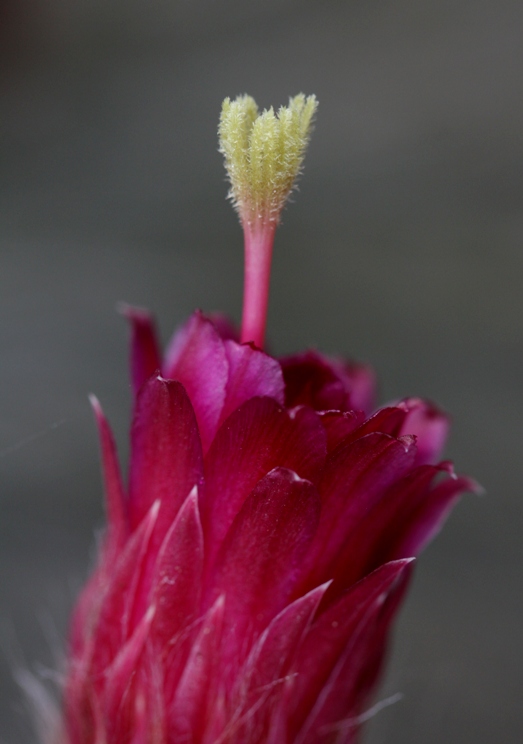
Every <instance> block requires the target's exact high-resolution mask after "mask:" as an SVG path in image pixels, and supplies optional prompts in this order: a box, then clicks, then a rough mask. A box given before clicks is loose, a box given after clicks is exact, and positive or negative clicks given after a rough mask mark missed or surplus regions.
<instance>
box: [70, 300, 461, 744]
mask: <svg viewBox="0 0 523 744" xmlns="http://www.w3.org/2000/svg"><path fill="white" fill-rule="evenodd" d="M125 313H126V315H127V317H128V318H129V320H130V321H131V326H132V344H131V347H132V352H131V377H132V383H133V389H134V392H135V407H134V417H133V426H132V432H131V463H130V475H129V484H128V490H127V492H126V489H125V487H124V485H123V482H122V479H121V477H120V474H119V467H118V462H117V457H116V449H115V445H114V441H113V438H112V434H111V431H110V428H109V425H108V423H107V421H106V420H105V418H104V415H103V413H102V410H101V408H100V406H99V404H98V403H97V402H96V401H94V402H93V406H94V411H95V416H96V420H97V424H98V430H99V435H100V441H101V452H102V463H103V470H104V487H105V491H106V500H107V515H108V521H109V527H108V530H107V534H106V537H105V540H104V543H103V545H102V550H101V552H100V557H99V563H98V566H97V568H96V570H95V572H94V574H93V577H92V579H91V580H90V582H89V584H88V585H87V587H86V589H85V590H84V593H83V595H82V596H81V598H80V600H79V602H78V606H77V609H76V613H75V616H74V619H73V624H72V631H71V661H70V666H69V670H68V675H67V681H66V684H65V687H64V722H65V723H64V725H65V734H64V740H63V741H60V742H59V744H180V742H191V743H192V744H316V743H319V742H322V743H323V742H337V743H338V744H341V743H342V742H345V743H346V744H353V743H354V742H356V740H357V739H358V734H359V730H360V728H361V714H362V712H363V711H364V710H365V706H366V705H368V703H369V699H370V697H371V696H372V694H373V692H374V690H375V687H376V683H377V680H378V679H379V673H380V669H381V666H382V664H383V659H384V654H385V649H386V646H387V639H388V633H389V628H390V625H391V622H392V620H393V618H394V616H395V614H396V612H397V608H398V606H399V604H400V602H401V600H402V597H403V595H404V592H405V590H406V587H407V585H408V580H409V577H410V574H411V565H412V562H411V556H415V555H417V554H418V553H419V552H420V550H422V549H423V547H424V546H425V544H426V543H427V542H428V541H429V540H430V539H431V538H432V537H433V536H434V534H435V533H436V532H437V531H438V529H439V528H440V527H441V525H442V523H443V521H444V520H445V518H446V516H447V514H448V512H449V510H450V509H451V508H452V505H453V504H454V503H455V501H456V499H457V498H458V497H459V495H460V494H461V493H462V492H463V491H464V490H470V489H474V488H475V484H474V483H473V482H472V481H470V479H467V478H463V477H461V476H456V475H455V474H454V472H453V470H452V468H451V466H450V465H449V464H448V463H440V464H439V465H438V464H437V460H438V458H439V456H440V452H441V449H442V446H443V444H444V440H445V437H446V434H447V429H448V419H447V417H446V416H445V414H443V413H442V412H440V411H439V410H438V409H437V408H435V407H434V406H433V405H432V404H429V403H426V402H424V401H422V400H420V399H417V398H409V399H406V400H404V401H400V402H399V403H396V404H391V405H389V406H386V407H384V408H381V409H379V410H377V411H375V412H374V413H373V414H372V415H371V411H372V409H373V407H374V376H373V373H372V372H371V371H370V370H369V369H368V368H367V367H365V366H361V365H355V364H352V365H347V364H345V363H343V362H341V361H339V360H335V359H330V358H328V357H324V356H322V355H320V354H318V353H317V352H307V353H305V354H302V355H297V356H294V357H290V358H287V359H285V360H283V361H282V362H281V363H280V362H278V361H277V360H276V359H274V358H272V357H270V356H268V355H267V354H265V353H264V352H262V351H260V350H259V349H257V348H255V347H253V346H252V345H250V344H240V343H238V342H237V340H236V339H235V336H234V332H233V331H232V329H231V327H230V325H228V324H227V323H226V322H225V321H224V320H223V318H219V319H216V320H215V321H214V322H213V321H212V320H209V319H207V318H205V317H204V316H203V315H202V314H201V313H197V314H195V315H194V316H193V317H192V318H191V319H190V320H189V321H188V323H187V324H186V325H185V326H184V327H183V328H182V329H181V331H179V332H178V334H176V335H175V337H174V339H173V341H172V342H171V344H170V346H169V349H168V352H167V355H166V359H165V360H163V361H162V360H161V358H160V355H159V352H158V348H159V345H158V341H157V337H156V332H155V329H154V323H153V320H152V318H151V316H150V315H148V314H147V313H146V312H145V311H136V310H130V309H128V308H127V309H126V311H125ZM159 371H160V373H159Z"/></svg>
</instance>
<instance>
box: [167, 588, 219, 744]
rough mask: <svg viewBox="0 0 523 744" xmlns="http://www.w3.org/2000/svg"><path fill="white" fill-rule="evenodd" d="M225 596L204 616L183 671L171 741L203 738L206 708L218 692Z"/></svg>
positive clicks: (172, 716) (174, 703) (170, 714)
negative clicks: (219, 655) (219, 651)
mask: <svg viewBox="0 0 523 744" xmlns="http://www.w3.org/2000/svg"><path fill="white" fill-rule="evenodd" d="M223 614H224V598H223V597H218V599H217V600H216V602H215V603H214V605H213V606H212V607H211V608H210V609H209V611H208V612H207V614H206V615H205V617H204V618H203V621H202V625H201V629H200V632H199V634H198V637H197V638H196V640H195V642H194V643H193V645H192V649H191V653H190V656H189V659H188V660H187V664H186V666H185V669H184V671H183V674H182V677H181V679H180V683H179V685H178V689H177V690H176V694H175V696H174V699H173V701H172V704H171V705H170V708H169V710H168V713H167V715H168V731H169V741H170V742H173V743H174V742H179V741H180V742H182V741H188V742H189V741H190V742H196V741H200V739H201V736H202V733H203V730H204V727H205V721H206V709H207V706H208V705H209V703H210V702H211V701H212V700H213V697H214V696H213V695H212V693H213V692H214V694H216V692H217V690H216V689H214V684H215V683H216V679H217V678H219V675H216V671H217V669H218V657H217V650H218V647H219V644H220V639H221V633H222V625H223Z"/></svg>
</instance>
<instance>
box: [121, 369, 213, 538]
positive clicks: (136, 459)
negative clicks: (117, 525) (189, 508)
mask: <svg viewBox="0 0 523 744" xmlns="http://www.w3.org/2000/svg"><path fill="white" fill-rule="evenodd" d="M131 449H132V452H131V474H130V483H129V491H130V501H129V512H130V521H131V527H132V528H133V529H135V528H136V526H137V525H138V524H139V523H140V522H141V520H142V519H143V517H144V515H145V514H146V513H147V512H148V511H149V509H150V508H151V505H152V504H153V503H154V502H155V501H157V500H158V501H159V502H160V504H161V507H160V514H159V516H158V523H157V525H156V530H155V544H156V545H157V547H158V548H159V547H160V544H161V542H162V541H163V539H164V537H165V535H166V533H167V531H168V530H169V528H170V526H171V524H172V522H173V520H174V518H175V517H176V515H177V513H178V510H179V509H180V507H181V505H182V504H183V502H184V501H185V499H186V498H187V496H188V494H189V492H190V491H191V490H192V488H193V487H194V486H195V485H196V484H197V483H199V481H200V480H201V478H202V454H201V445H200V440H199V436H198V427H197V424H196V419H195V416H194V411H193V409H192V406H191V403H190V401H189V398H188V397H187V393H186V392H185V390H184V388H183V387H182V385H181V384H180V383H179V382H173V381H169V380H163V379H162V378H160V377H152V378H150V379H149V380H148V381H147V382H146V384H145V385H144V386H143V388H142V390H141V391H140V394H139V396H138V400H137V403H136V410H135V415H134V421H133V427H132V432H131Z"/></svg>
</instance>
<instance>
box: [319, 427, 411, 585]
mask: <svg viewBox="0 0 523 744" xmlns="http://www.w3.org/2000/svg"><path fill="white" fill-rule="evenodd" d="M414 457H415V444H414V441H413V440H412V439H409V438H408V437H404V438H403V439H395V438H393V437H390V436H388V435H386V434H377V433H374V434H367V435H366V436H364V437H362V438H361V439H358V440H356V441H355V442H348V443H347V444H345V443H342V444H341V445H339V446H338V447H337V448H336V450H335V451H334V452H333V453H332V454H331V455H330V456H329V458H328V460H327V464H326V466H325V471H324V474H323V478H322V481H321V484H320V493H321V496H322V512H321V520H320V525H319V527H318V532H317V534H316V537H315V539H314V545H313V547H312V548H311V551H310V553H309V555H308V557H307V564H306V571H309V572H310V575H309V578H308V580H307V584H306V586H307V587H309V586H311V585H312V586H314V585H316V584H318V583H319V582H320V581H325V580H327V579H328V578H331V573H332V572H331V568H330V567H331V563H332V562H333V561H335V560H336V557H337V555H338V553H339V552H340V551H341V550H342V549H343V547H344V544H345V543H346V542H347V541H348V540H349V536H350V535H351V534H352V533H353V532H354V531H355V530H356V529H357V528H358V526H359V524H360V522H361V521H362V520H363V519H364V517H365V515H366V514H367V512H368V511H369V509H371V508H372V507H373V506H374V504H375V503H377V502H378V501H379V500H380V499H381V498H382V497H383V496H384V494H385V493H386V492H387V490H388V488H390V486H391V485H392V484H393V483H395V482H396V481H398V480H399V479H400V478H401V477H402V476H403V475H404V474H405V473H406V472H408V470H409V469H410V468H411V467H412V462H413V459H414Z"/></svg>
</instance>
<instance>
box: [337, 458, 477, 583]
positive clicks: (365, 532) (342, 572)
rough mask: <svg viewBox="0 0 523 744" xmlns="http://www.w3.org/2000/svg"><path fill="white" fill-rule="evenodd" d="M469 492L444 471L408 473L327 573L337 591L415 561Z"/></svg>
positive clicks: (463, 480)
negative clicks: (392, 564) (380, 569)
mask: <svg viewBox="0 0 523 744" xmlns="http://www.w3.org/2000/svg"><path fill="white" fill-rule="evenodd" d="M443 476H446V477H444V478H443V480H437V479H439V478H441V477H443ZM435 481H436V482H435ZM474 487H475V484H474V483H473V482H472V481H470V479H468V478H458V477H456V476H454V475H453V474H450V475H449V474H448V472H447V469H446V466H445V465H443V466H441V467H434V466H428V465H425V466H421V467H419V468H416V469H415V470H414V471H412V472H411V473H408V474H407V475H406V476H404V477H403V478H402V479H401V480H399V481H398V482H397V483H396V484H395V485H394V486H393V487H392V488H391V489H390V490H389V491H388V493H387V494H386V495H385V496H384V498H383V499H382V500H381V501H379V502H378V503H376V504H375V505H374V507H373V508H372V509H370V510H369V512H368V513H367V514H366V515H365V518H364V519H363V521H362V522H361V523H360V525H359V527H358V530H357V531H356V532H355V533H353V535H352V537H351V539H350V541H348V542H347V545H346V547H345V548H344V549H343V550H342V551H341V552H340V554H339V555H338V557H337V560H336V563H335V565H334V566H333V567H332V576H333V578H334V579H335V580H336V585H337V587H338V588H339V589H343V588H344V587H346V586H349V585H350V584H351V583H353V582H354V581H357V580H358V579H359V578H361V576H362V575H365V574H366V573H368V572H369V571H372V570H373V569H375V568H376V566H378V565H380V564H381V563H384V562H385V561H390V560H395V559H399V558H404V557H406V556H411V555H414V556H415V555H418V554H419V553H420V552H421V550H422V549H423V548H424V547H425V545H426V544H427V542H429V541H430V540H431V539H432V538H433V537H434V536H435V534H436V533H437V532H438V531H439V529H440V528H441V526H442V524H443V522H444V521H445V519H446V517H447V515H448V513H449V511H450V510H451V508H452V507H453V506H454V504H455V502H456V501H457V499H458V498H459V497H460V495H461V494H462V493H463V491H466V490H474Z"/></svg>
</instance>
